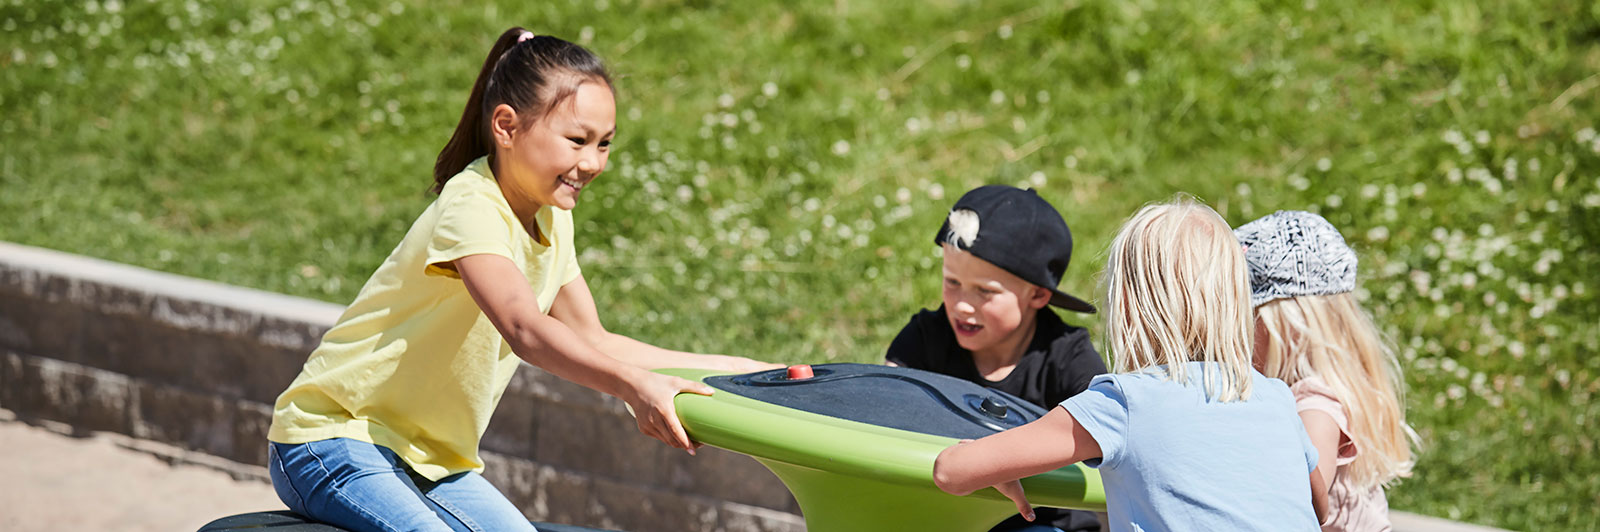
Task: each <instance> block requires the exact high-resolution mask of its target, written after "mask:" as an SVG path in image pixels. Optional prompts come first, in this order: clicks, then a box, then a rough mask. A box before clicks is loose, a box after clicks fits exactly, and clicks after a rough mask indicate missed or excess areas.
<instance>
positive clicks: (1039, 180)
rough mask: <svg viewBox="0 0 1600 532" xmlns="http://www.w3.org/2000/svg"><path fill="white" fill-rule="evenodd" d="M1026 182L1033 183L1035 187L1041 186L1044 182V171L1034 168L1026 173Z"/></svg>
mask: <svg viewBox="0 0 1600 532" xmlns="http://www.w3.org/2000/svg"><path fill="white" fill-rule="evenodd" d="M1028 184H1030V185H1033V186H1035V187H1040V188H1043V187H1044V184H1045V175H1044V172H1040V171H1037V170H1036V171H1034V172H1033V173H1031V174H1028Z"/></svg>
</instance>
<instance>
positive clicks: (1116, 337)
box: [934, 200, 1327, 532]
mask: <svg viewBox="0 0 1600 532" xmlns="http://www.w3.org/2000/svg"><path fill="white" fill-rule="evenodd" d="M1109 255H1110V258H1109V260H1108V262H1107V264H1106V272H1105V277H1104V283H1105V288H1106V296H1105V301H1104V302H1103V303H1102V305H1101V309H1102V312H1103V313H1104V314H1105V316H1106V342H1107V344H1108V345H1109V346H1110V351H1111V354H1112V359H1113V368H1112V373H1111V374H1108V375H1101V376H1099V377H1096V378H1095V379H1094V381H1093V382H1091V383H1090V384H1089V389H1088V390H1086V391H1084V392H1083V393H1081V394H1078V395H1076V396H1073V397H1072V398H1069V399H1067V400H1066V401H1063V402H1062V403H1061V405H1060V407H1058V408H1054V409H1052V410H1051V411H1050V412H1049V413H1048V414H1046V415H1045V416H1044V417H1042V418H1040V419H1039V420H1038V421H1035V422H1033V423H1029V424H1027V425H1024V426H1022V427H1018V428H1016V429H1012V430H1008V431H1005V432H1001V433H998V434H995V435H992V436H989V437H986V438H983V439H980V440H976V441H971V442H962V443H958V444H956V445H954V446H951V447H950V448H948V449H945V450H944V451H943V452H942V453H940V454H939V457H938V458H937V459H936V461H935V463H934V482H935V483H936V484H937V485H938V486H939V488H940V489H943V490H945V491H947V492H950V493H953V494H956V495H965V494H967V493H971V492H972V491H974V490H977V489H980V488H983V487H986V486H995V487H996V488H997V489H999V490H1000V492H1001V493H1004V494H1005V495H1006V496H1008V497H1010V498H1011V499H1012V500H1013V501H1015V502H1016V503H1017V509H1018V510H1020V511H1022V513H1023V514H1024V515H1025V516H1027V515H1029V513H1030V512H1029V505H1028V503H1027V497H1026V495H1025V494H1024V493H1023V492H1022V487H1021V485H1020V484H1019V483H1018V482H1017V479H1019V478H1021V477H1025V476H1029V475H1034V474H1038V473H1043V472H1045V471H1050V470H1052V469H1056V468H1060V467H1063V466H1067V465H1070V464H1073V463H1076V462H1083V463H1084V465H1086V466H1089V467H1093V468H1097V469H1099V471H1100V475H1101V479H1102V481H1103V482H1104V486H1105V491H1106V509H1107V513H1108V514H1109V516H1108V517H1109V524H1110V526H1111V530H1113V531H1131V530H1142V531H1147V532H1154V531H1160V530H1261V531H1269V530H1270V531H1279V530H1303V531H1315V530H1317V523H1318V522H1319V518H1320V516H1321V515H1322V513H1323V512H1324V511H1325V509H1326V504H1327V493H1326V490H1325V489H1324V487H1323V486H1321V485H1320V484H1319V483H1317V482H1315V480H1316V479H1317V478H1318V477H1317V475H1318V473H1317V471H1316V465H1317V452H1316V448H1315V447H1313V446H1312V444H1311V442H1310V440H1309V439H1308V438H1307V436H1306V433H1305V429H1304V428H1303V427H1302V426H1301V424H1300V419H1299V417H1298V416H1297V415H1296V414H1295V406H1294V399H1293V397H1292V396H1291V395H1290V392H1289V388H1288V387H1287V386H1285V385H1284V384H1283V382H1281V381H1277V380H1272V379H1268V378H1266V377H1264V376H1262V375H1261V374H1260V373H1258V372H1256V371H1255V370H1254V369H1253V368H1252V367H1251V351H1250V350H1251V340H1252V330H1251V327H1252V326H1253V323H1254V321H1253V320H1252V319H1251V315H1250V311H1251V309H1250V297H1249V294H1250V287H1249V284H1248V283H1247V281H1246V279H1245V266H1244V256H1243V253H1241V251H1240V248H1239V243H1238V241H1237V240H1235V239H1234V236H1233V231H1232V230H1231V229H1230V228H1229V227H1228V224H1227V223H1226V222H1224V221H1223V220H1222V217H1221V216H1218V215H1217V213H1216V212H1215V211H1212V210H1211V209H1210V208H1208V207H1206V206H1204V205H1200V204H1198V203H1195V202H1193V201H1189V200H1180V201H1177V202H1174V203H1168V204H1160V205H1153V206H1149V207H1145V208H1144V209H1141V210H1140V211H1139V212H1138V213H1137V214H1135V215H1134V216H1133V218H1131V219H1130V220H1129V221H1128V222H1127V223H1126V224H1124V225H1123V226H1122V229H1121V231H1120V232H1118V234H1117V237H1116V239H1115V241H1114V242H1113V243H1112V245H1111V250H1110V252H1109Z"/></svg>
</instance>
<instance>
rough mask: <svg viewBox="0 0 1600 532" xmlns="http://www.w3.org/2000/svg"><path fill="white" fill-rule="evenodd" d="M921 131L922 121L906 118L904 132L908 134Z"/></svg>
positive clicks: (915, 118)
mask: <svg viewBox="0 0 1600 532" xmlns="http://www.w3.org/2000/svg"><path fill="white" fill-rule="evenodd" d="M921 130H922V121H921V120H917V117H914V116H913V117H911V118H907V119H906V131H909V132H912V133H916V132H918V131H921Z"/></svg>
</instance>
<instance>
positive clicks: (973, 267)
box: [943, 244, 1050, 352]
mask: <svg viewBox="0 0 1600 532" xmlns="http://www.w3.org/2000/svg"><path fill="white" fill-rule="evenodd" d="M943 299H944V309H945V313H946V314H947V315H948V316H949V317H950V327H951V328H953V329H955V331H956V341H957V342H958V343H960V344H961V347H963V348H965V349H966V350H968V351H973V352H979V351H985V350H987V349H988V348H990V347H994V346H996V345H999V344H1001V341H1002V340H1006V339H1010V338H1012V337H1013V336H1014V335H1015V334H1017V333H1018V329H1019V327H1020V326H1021V325H1023V324H1024V323H1025V321H1024V320H1031V319H1033V316H1034V313H1035V312H1037V311H1038V310H1039V309H1041V308H1044V306H1045V305H1048V304H1050V292H1049V291H1046V290H1044V289H1043V288H1039V287H1038V286H1034V285H1033V284H1031V283H1028V282H1027V281H1024V280H1022V279H1020V278H1018V277H1017V276H1015V275H1012V274H1011V272H1008V271H1005V270H1002V269H1000V267H998V266H995V265H993V264H990V263H989V262H988V261H985V260H983V259H980V258H978V257H976V256H974V255H973V254H971V253H967V252H965V251H958V250H956V249H955V248H953V247H951V246H950V245H949V244H945V245H944V289H943Z"/></svg>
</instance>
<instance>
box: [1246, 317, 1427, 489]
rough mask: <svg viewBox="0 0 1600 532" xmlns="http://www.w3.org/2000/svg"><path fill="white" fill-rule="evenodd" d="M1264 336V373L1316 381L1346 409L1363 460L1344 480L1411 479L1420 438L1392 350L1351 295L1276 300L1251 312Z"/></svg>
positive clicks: (1366, 485) (1370, 483) (1363, 484)
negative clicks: (1409, 413)
mask: <svg viewBox="0 0 1600 532" xmlns="http://www.w3.org/2000/svg"><path fill="white" fill-rule="evenodd" d="M1256 316H1257V317H1259V318H1260V320H1261V323H1260V324H1258V326H1259V327H1262V328H1263V329H1264V332H1265V333H1266V335H1265V336H1266V347H1265V349H1264V350H1263V352H1262V353H1261V355H1262V361H1263V362H1264V364H1263V367H1264V373H1265V374H1266V375H1267V376H1268V377H1274V378H1277V379H1282V380H1283V381H1284V382H1286V383H1289V384H1291V385H1293V384H1294V383H1296V382H1299V381H1300V380H1301V379H1305V378H1307V377H1313V376H1314V377H1319V378H1321V379H1322V381H1323V382H1324V383H1326V384H1327V385H1328V387H1329V388H1331V389H1332V390H1333V393H1334V396H1335V397H1337V398H1338V399H1339V402H1340V403H1341V404H1343V405H1344V411H1345V417H1346V418H1347V419H1348V423H1349V434H1348V436H1349V437H1350V441H1351V442H1352V443H1354V444H1355V445H1356V448H1357V449H1359V450H1360V452H1359V453H1358V454H1357V455H1356V459H1355V461H1354V462H1351V463H1350V464H1349V465H1348V466H1347V467H1348V468H1349V469H1348V470H1347V471H1348V473H1347V474H1348V475H1350V480H1351V482H1352V483H1354V484H1355V485H1356V486H1358V487H1360V488H1362V489H1370V488H1372V487H1375V486H1379V485H1386V484H1389V483H1390V482H1391V481H1393V480H1395V479H1397V478H1401V477H1408V476H1411V467H1412V465H1413V464H1414V463H1415V462H1414V457H1413V455H1412V447H1413V445H1414V444H1416V442H1417V434H1416V432H1415V431H1413V430H1411V427H1410V426H1409V425H1407V424H1406V410H1405V400H1404V396H1405V381H1403V380H1401V375H1400V365H1399V363H1398V361H1396V359H1395V356H1394V349H1393V348H1392V347H1390V345H1389V344H1388V343H1387V342H1385V341H1384V339H1383V337H1382V335H1380V334H1379V333H1378V328H1377V326H1376V325H1374V324H1373V322H1372V318H1371V316H1369V315H1368V314H1367V312H1366V310H1364V309H1362V308H1361V306H1360V304H1358V303H1356V300H1355V297H1354V296H1353V295H1351V294H1350V293H1348V292H1347V293H1341V294H1333V295H1322V296H1298V297H1287V298H1280V299H1275V300H1272V301H1268V302H1266V303H1262V304H1261V305H1260V306H1258V307H1256Z"/></svg>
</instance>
